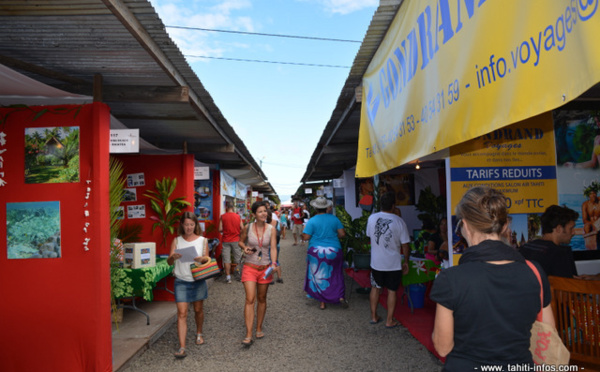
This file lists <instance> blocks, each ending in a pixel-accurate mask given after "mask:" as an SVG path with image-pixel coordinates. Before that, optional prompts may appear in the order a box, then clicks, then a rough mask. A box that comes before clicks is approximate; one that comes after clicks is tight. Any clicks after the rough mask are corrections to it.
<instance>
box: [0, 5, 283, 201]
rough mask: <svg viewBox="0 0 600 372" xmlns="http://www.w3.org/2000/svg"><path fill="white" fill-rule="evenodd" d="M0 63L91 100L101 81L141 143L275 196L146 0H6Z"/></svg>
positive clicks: (0, 19) (1, 8) (0, 11)
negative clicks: (231, 173)
mask: <svg viewBox="0 0 600 372" xmlns="http://www.w3.org/2000/svg"><path fill="white" fill-rule="evenodd" d="M0 63H1V64H4V65H5V66H8V67H10V68H12V69H13V70H15V71H17V72H20V73H22V74H24V75H26V76H29V77H31V78H33V79H35V80H38V81H40V82H43V83H45V84H48V85H50V86H53V87H56V88H59V89H62V90H64V91H67V92H71V93H77V94H83V95H90V96H91V95H93V93H94V76H96V75H97V74H100V75H101V81H102V91H103V97H102V101H103V102H105V103H107V104H108V105H109V106H110V107H111V113H112V115H113V116H115V117H116V118H117V119H118V120H119V121H121V122H122V123H123V124H125V125H126V126H127V127H129V128H139V129H140V135H141V137H142V138H143V139H145V140H146V141H148V142H150V143H151V144H153V145H155V146H158V147H160V148H163V149H176V150H182V149H183V148H184V142H186V145H187V151H188V153H193V154H194V155H195V157H196V159H197V160H199V161H201V162H204V163H211V164H215V163H216V164H219V166H220V168H221V169H224V170H227V169H231V170H233V169H236V170H240V169H242V170H243V169H247V172H246V173H245V174H244V177H245V178H240V181H241V182H244V183H246V184H251V185H253V186H255V188H254V189H255V190H258V191H260V192H264V193H268V194H271V193H275V190H274V189H273V187H272V186H271V185H270V184H269V183H268V182H265V181H266V180H267V177H266V175H265V174H264V173H263V172H262V170H261V169H260V167H259V166H258V164H257V163H256V161H255V160H254V159H253V158H252V156H251V154H250V152H249V151H248V149H247V148H246V146H245V145H244V143H243V141H242V140H241V139H240V138H239V137H238V136H237V134H236V133H235V131H234V130H233V128H232V127H231V125H229V123H228V122H227V120H226V119H225V117H224V116H223V114H222V113H221V111H220V110H219V108H218V107H217V105H216V104H215V102H214V101H213V99H212V98H211V96H210V94H209V93H208V92H207V91H206V89H204V87H203V86H202V83H201V82H200V80H199V79H198V77H197V75H196V74H195V73H194V71H193V70H192V69H191V67H190V65H189V64H188V63H187V61H186V60H185V58H184V56H183V54H182V53H181V51H180V50H179V49H178V48H177V46H176V45H175V44H174V43H173V41H172V40H171V39H170V37H169V35H168V34H167V32H166V31H165V26H164V24H163V23H162V21H161V20H160V18H159V16H158V14H157V13H156V11H155V10H154V8H153V7H152V5H151V4H150V3H149V2H148V1H147V0H35V1H32V0H3V1H2V2H1V3H0ZM237 173H238V174H239V173H240V172H239V171H238V172H237Z"/></svg>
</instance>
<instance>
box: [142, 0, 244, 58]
mask: <svg viewBox="0 0 600 372" xmlns="http://www.w3.org/2000/svg"><path fill="white" fill-rule="evenodd" d="M151 2H152V5H153V6H154V7H155V9H156V11H157V13H158V14H159V16H160V18H161V19H162V21H163V23H164V24H165V25H166V26H183V27H191V28H193V27H196V28H204V29H216V30H235V31H247V32H254V30H255V29H256V25H255V22H254V21H253V19H252V18H250V17H247V16H241V17H236V16H235V15H234V14H233V13H235V12H236V11H240V10H244V9H247V8H251V7H252V2H251V1H250V0H216V1H215V0H213V1H209V2H210V3H212V4H211V5H207V2H206V1H203V2H192V1H177V0H151ZM200 3H201V4H200ZM167 31H168V33H169V35H170V36H171V38H172V39H173V41H174V42H175V44H177V46H178V47H179V49H180V50H181V52H182V53H183V54H184V55H202V56H208V57H221V56H223V55H225V54H226V52H227V51H228V50H232V49H236V48H247V47H248V46H247V45H245V44H242V43H239V42H236V43H227V42H224V41H221V40H219V38H218V37H215V36H217V35H218V34H217V33H215V32H210V31H199V30H185V29H177V28H167Z"/></svg>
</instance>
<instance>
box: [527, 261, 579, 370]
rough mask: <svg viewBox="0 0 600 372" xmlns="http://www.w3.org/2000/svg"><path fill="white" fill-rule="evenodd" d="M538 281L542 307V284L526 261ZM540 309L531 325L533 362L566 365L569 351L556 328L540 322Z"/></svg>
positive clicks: (538, 276)
mask: <svg viewBox="0 0 600 372" xmlns="http://www.w3.org/2000/svg"><path fill="white" fill-rule="evenodd" d="M527 265H529V267H530V268H531V270H532V271H533V273H534V274H535V276H536V277H537V280H538V282H539V283H540V301H541V302H540V303H541V304H542V305H541V306H542V309H543V308H544V286H543V284H542V278H541V277H540V273H539V272H538V270H537V268H536V267H535V265H534V264H532V263H531V262H530V261H527ZM542 309H540V312H539V313H538V315H537V319H536V321H535V322H534V323H533V326H532V327H531V343H530V346H529V351H531V356H532V357H533V362H534V363H535V364H537V365H540V364H545V365H568V364H569V358H570V356H571V353H570V352H569V350H568V349H567V348H566V347H565V345H564V344H563V343H562V340H561V339H560V336H559V335H558V332H557V331H556V328H554V327H553V326H551V325H550V324H547V323H544V322H542Z"/></svg>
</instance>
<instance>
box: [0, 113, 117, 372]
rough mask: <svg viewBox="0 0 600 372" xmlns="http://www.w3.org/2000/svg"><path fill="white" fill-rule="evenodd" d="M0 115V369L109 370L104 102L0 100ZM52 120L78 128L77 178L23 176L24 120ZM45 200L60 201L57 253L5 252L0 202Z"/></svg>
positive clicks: (33, 123)
mask: <svg viewBox="0 0 600 372" xmlns="http://www.w3.org/2000/svg"><path fill="white" fill-rule="evenodd" d="M43 110H46V111H43ZM39 113H42V115H41V116H39V117H36V115H38V114H39ZM0 118H1V119H2V120H4V123H3V125H1V126H0V132H3V133H5V134H6V137H5V139H6V143H5V144H1V143H0V151H3V150H6V151H4V152H2V153H1V154H0V156H2V158H3V162H2V163H3V164H2V168H1V169H0V172H3V173H4V175H3V176H2V175H1V174H0V176H2V177H0V178H3V179H4V180H5V181H6V182H7V183H6V185H5V186H3V187H0V282H1V283H2V290H1V291H2V292H1V293H2V299H3V303H2V306H1V307H0V335H2V337H0V366H1V367H0V369H2V371H36V370H39V371H111V370H112V341H111V337H112V336H111V333H112V331H111V323H110V280H109V240H110V239H109V234H110V233H109V211H108V147H109V129H110V115H109V109H108V107H107V106H106V105H104V104H101V103H94V104H90V105H84V106H52V107H44V108H42V107H30V108H0ZM57 126H60V127H63V126H78V127H79V129H80V147H79V151H80V181H79V182H75V183H53V184H50V183H38V184H25V150H24V146H25V140H24V138H25V128H33V127H57ZM87 181H89V183H88V182H87ZM88 187H89V188H90V192H89V194H90V195H89V199H85V197H86V194H87V192H88V191H87V188H88ZM44 201H58V202H60V227H61V244H60V245H61V257H60V258H29V259H8V256H7V245H8V244H7V239H6V236H7V220H6V203H22V202H44ZM86 202H87V203H88V205H87V207H86V206H85V203H86ZM85 210H87V211H89V214H90V215H89V217H85V216H84V211H85ZM86 222H89V223H90V225H89V227H88V232H87V233H86V232H84V230H83V227H84V224H85V223H86ZM86 238H89V239H90V240H89V243H88V247H89V250H88V251H86V250H84V245H83V242H84V239H86Z"/></svg>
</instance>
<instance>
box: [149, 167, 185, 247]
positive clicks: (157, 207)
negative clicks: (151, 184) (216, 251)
mask: <svg viewBox="0 0 600 372" xmlns="http://www.w3.org/2000/svg"><path fill="white" fill-rule="evenodd" d="M176 186H177V179H176V178H173V179H172V180H171V179H170V178H167V177H165V178H163V179H162V180H161V181H159V180H156V184H155V188H156V191H153V190H148V191H147V192H146V193H145V194H144V196H145V197H147V198H149V199H150V206H151V208H152V210H153V211H154V213H156V214H157V215H156V216H151V217H150V219H151V220H153V221H155V222H154V224H153V225H152V231H153V232H154V230H155V229H156V228H160V229H161V230H162V237H163V239H162V244H163V246H164V247H166V246H167V238H168V236H169V234H174V233H175V225H176V224H177V222H178V221H179V215H180V214H181V212H182V210H183V209H184V208H185V207H187V206H190V205H191V204H190V203H189V202H188V201H187V200H185V198H184V197H180V198H175V199H173V200H171V199H170V197H171V194H173V192H174V191H175V187H176Z"/></svg>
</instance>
